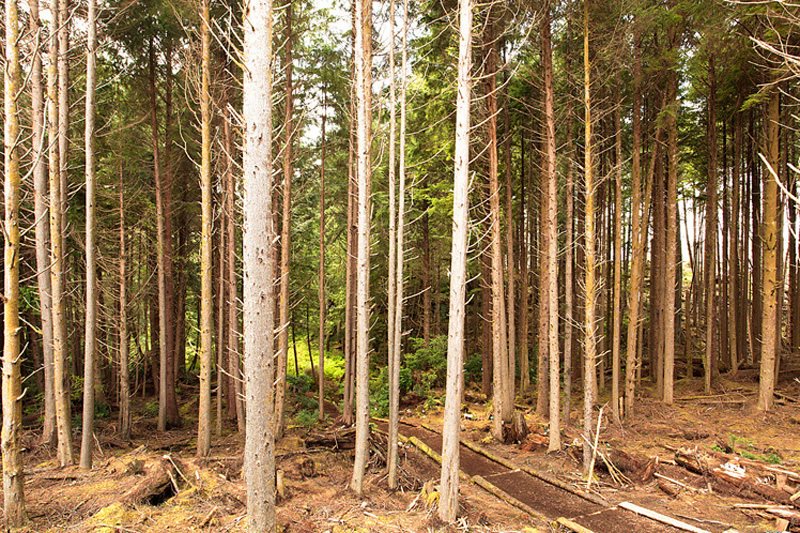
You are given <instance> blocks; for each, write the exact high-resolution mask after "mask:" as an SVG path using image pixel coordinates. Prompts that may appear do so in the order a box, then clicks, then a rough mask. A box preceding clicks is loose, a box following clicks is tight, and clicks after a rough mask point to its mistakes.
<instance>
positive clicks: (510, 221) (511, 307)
mask: <svg viewBox="0 0 800 533" xmlns="http://www.w3.org/2000/svg"><path fill="white" fill-rule="evenodd" d="M503 92H504V94H505V105H504V106H503V122H504V130H505V131H504V138H503V156H504V159H505V161H504V166H505V210H506V213H505V215H506V272H507V274H508V284H507V287H506V288H507V291H508V292H507V296H506V314H507V316H508V332H507V333H506V338H507V341H508V348H507V350H508V357H507V358H506V361H507V365H508V370H507V371H506V373H507V377H508V386H509V387H511V389H512V392H511V394H510V395H509V399H510V402H511V404H512V405H513V403H514V393H513V388H514V384H515V382H516V380H515V379H514V378H515V371H516V366H517V365H516V357H517V346H516V340H517V325H516V316H515V311H516V294H517V290H516V285H515V282H516V280H515V275H516V274H515V268H516V263H515V262H514V210H513V205H512V197H513V189H512V188H511V174H512V168H511V112H510V111H509V106H510V104H511V102H510V98H509V96H508V91H507V90H504V91H503ZM512 408H513V407H512Z"/></svg>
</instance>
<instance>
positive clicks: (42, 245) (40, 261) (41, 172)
mask: <svg viewBox="0 0 800 533" xmlns="http://www.w3.org/2000/svg"><path fill="white" fill-rule="evenodd" d="M29 6H30V16H29V17H28V20H29V23H30V32H31V34H32V35H35V36H36V42H35V44H34V50H33V56H32V58H31V74H30V76H31V122H32V129H33V131H32V137H31V144H32V148H33V150H32V154H31V157H32V159H33V168H32V174H33V205H34V207H33V210H34V216H35V218H36V222H35V234H36V284H37V288H38V292H39V314H40V316H41V319H42V356H43V357H42V359H43V364H44V420H43V424H42V443H44V444H51V445H56V444H57V442H58V437H57V435H56V397H55V391H54V382H53V312H52V306H53V303H52V294H51V288H50V258H49V253H50V252H49V250H50V227H49V224H48V219H47V195H48V192H47V153H46V150H45V146H46V139H45V129H46V126H45V123H44V94H43V87H42V52H41V46H42V43H41V41H40V38H41V31H42V27H41V20H40V18H39V2H30V4H29Z"/></svg>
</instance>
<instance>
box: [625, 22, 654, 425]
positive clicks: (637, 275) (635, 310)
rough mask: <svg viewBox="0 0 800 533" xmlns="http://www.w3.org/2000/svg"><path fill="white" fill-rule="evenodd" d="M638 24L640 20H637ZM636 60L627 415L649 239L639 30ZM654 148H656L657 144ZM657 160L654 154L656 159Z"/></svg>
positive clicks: (631, 401)
mask: <svg viewBox="0 0 800 533" xmlns="http://www.w3.org/2000/svg"><path fill="white" fill-rule="evenodd" d="M637 22H638V21H637ZM633 46H634V59H633V109H632V117H631V122H632V128H633V140H632V147H631V226H632V232H631V240H632V241H633V244H632V248H633V249H632V251H631V263H632V264H631V273H630V289H629V290H628V331H627V346H626V353H625V409H624V414H625V416H631V415H633V406H634V399H635V390H636V374H637V370H638V365H637V360H638V358H637V353H636V352H637V350H636V348H637V345H638V342H637V336H638V335H637V331H638V329H639V310H640V309H641V303H640V302H641V300H642V294H641V292H642V281H643V279H642V278H643V271H644V257H643V255H644V253H643V252H644V244H645V242H646V240H647V236H646V235H645V234H646V231H644V229H645V228H646V227H647V220H645V221H644V223H642V218H644V217H642V211H643V210H644V203H645V202H643V201H642V183H641V181H642V164H641V152H642V121H641V108H642V93H641V84H642V53H641V35H640V33H639V31H637V32H636V35H635V36H634V45H633ZM654 146H655V145H654ZM653 158H654V160H655V155H654V156H653Z"/></svg>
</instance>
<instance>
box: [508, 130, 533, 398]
mask: <svg viewBox="0 0 800 533" xmlns="http://www.w3.org/2000/svg"><path fill="white" fill-rule="evenodd" d="M509 134H510V133H509ZM525 149H526V143H525V130H524V129H523V128H521V129H520V159H521V161H520V185H521V194H520V202H519V213H520V215H519V226H520V238H519V239H518V241H517V242H518V247H519V254H517V255H518V258H519V263H520V272H519V277H520V279H521V280H522V282H521V283H520V284H519V292H520V294H519V390H520V393H521V394H523V395H524V394H526V393H527V392H528V389H530V386H531V375H530V374H531V373H530V344H529V340H528V333H529V331H530V330H529V324H528V321H529V316H528V305H529V302H530V293H529V292H528V284H529V283H530V281H529V273H528V257H529V255H530V253H529V252H530V250H529V245H530V244H531V243H530V239H528V232H527V230H528V228H527V224H531V221H530V220H529V218H530V217H526V216H525V213H526V211H527V210H528V199H527V196H528V195H530V196H533V195H532V194H530V193H528V192H527V191H526V190H525V182H526V181H527V179H528V177H527V175H526V173H525V170H526V168H525Z"/></svg>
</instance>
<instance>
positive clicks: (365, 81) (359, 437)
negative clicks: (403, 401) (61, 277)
mask: <svg viewBox="0 0 800 533" xmlns="http://www.w3.org/2000/svg"><path fill="white" fill-rule="evenodd" d="M371 70H372V3H371V0H359V3H358V5H357V6H356V47H355V71H356V108H357V113H356V116H357V120H356V155H357V158H356V159H357V167H356V168H357V172H356V176H357V178H358V226H357V227H358V247H357V248H358V254H357V259H356V261H357V268H356V360H355V376H356V416H355V421H356V445H355V462H354V465H353V478H352V480H351V482H350V487H351V488H352V489H353V491H354V492H355V493H356V494H357V495H359V496H361V495H362V491H363V482H364V473H365V471H366V467H367V456H368V455H369V320H370V297H369V252H370V242H369V239H370V218H371V217H370V213H371V207H370V195H371V183H370V182H371V174H372V166H371V165H372V158H371V154H370V141H371V138H372V136H371V132H370V120H371V118H372V117H371V115H372V113H371V108H372V75H371Z"/></svg>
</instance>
